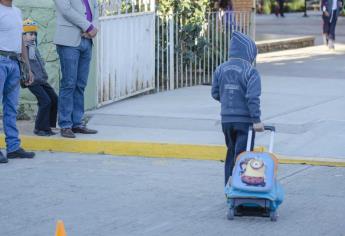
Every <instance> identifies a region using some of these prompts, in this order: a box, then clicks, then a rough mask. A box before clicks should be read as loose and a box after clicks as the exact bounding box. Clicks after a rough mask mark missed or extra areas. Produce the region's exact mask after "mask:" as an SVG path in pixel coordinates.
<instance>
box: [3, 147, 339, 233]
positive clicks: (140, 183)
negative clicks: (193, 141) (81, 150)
mask: <svg viewBox="0 0 345 236" xmlns="http://www.w3.org/2000/svg"><path fill="white" fill-rule="evenodd" d="M223 170H224V165H223V163H221V162H216V161H196V160H176V159H153V158H138V157H130V158H129V157H126V158H124V157H113V156H107V155H85V154H84V155H81V154H71V153H48V152H43V153H37V156H36V158H35V159H33V160H11V161H10V162H9V163H8V164H6V165H1V166H0V172H1V178H0V188H1V189H2V194H1V195H0V200H1V204H0V212H1V214H0V235H1V236H43V235H54V230H55V225H56V221H57V220H59V219H61V220H63V221H64V223H65V226H66V231H67V235H68V236H114V235H117V236H129V235H130V236H137V235H138V236H139V235H142V236H156V235H157V236H158V235H159V236H161V235H166V236H186V235H207V236H225V235H248V236H252V235H253V236H254V235H255V236H261V235H262V236H263V235H274V236H286V235H289V236H304V235H313V236H323V235H327V236H343V235H344V233H345V224H344V212H345V201H344V195H345V188H343V187H341V186H343V183H344V177H345V168H336V167H320V166H308V165H280V166H279V171H278V179H279V180H280V182H281V184H282V185H283V187H284V190H285V200H284V202H283V204H282V205H281V207H280V208H279V215H280V216H279V219H278V221H277V222H271V221H270V220H269V218H260V217H238V218H236V219H235V220H234V221H228V220H227V219H226V217H225V212H226V208H227V206H226V203H225V198H224V191H223V178H224V177H223Z"/></svg>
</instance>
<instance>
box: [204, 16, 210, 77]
mask: <svg viewBox="0 0 345 236" xmlns="http://www.w3.org/2000/svg"><path fill="white" fill-rule="evenodd" d="M207 22H208V23H207V43H208V46H207V67H205V70H206V68H207V82H209V81H210V56H211V55H210V48H211V45H210V43H212V42H211V40H210V39H211V37H210V28H211V26H212V23H211V22H210V13H208V15H207Z"/></svg>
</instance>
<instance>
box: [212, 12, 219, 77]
mask: <svg viewBox="0 0 345 236" xmlns="http://www.w3.org/2000/svg"><path fill="white" fill-rule="evenodd" d="M217 18H218V17H217V15H216V64H215V67H214V68H213V71H214V69H215V68H216V67H217V66H218V58H219V45H218V44H219V40H218V33H219V30H218V27H219V26H218V19H217Z"/></svg>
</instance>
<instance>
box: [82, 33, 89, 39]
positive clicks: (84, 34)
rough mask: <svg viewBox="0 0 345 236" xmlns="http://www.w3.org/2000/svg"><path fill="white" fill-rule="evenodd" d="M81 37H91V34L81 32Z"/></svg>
mask: <svg viewBox="0 0 345 236" xmlns="http://www.w3.org/2000/svg"><path fill="white" fill-rule="evenodd" d="M81 36H82V37H84V38H87V39H91V36H90V35H89V33H86V32H85V33H82V35H81Z"/></svg>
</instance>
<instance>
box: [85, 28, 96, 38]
mask: <svg viewBox="0 0 345 236" xmlns="http://www.w3.org/2000/svg"><path fill="white" fill-rule="evenodd" d="M97 32H98V29H97V28H96V27H94V28H93V29H92V30H91V31H90V32H88V33H87V34H88V35H89V36H90V37H91V38H94V37H96V35H97Z"/></svg>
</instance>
